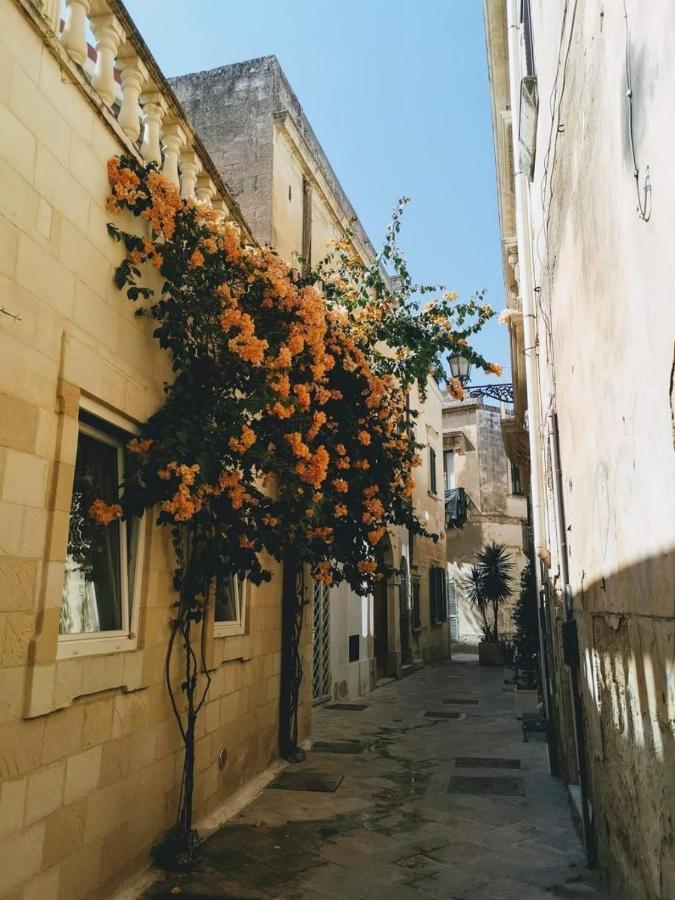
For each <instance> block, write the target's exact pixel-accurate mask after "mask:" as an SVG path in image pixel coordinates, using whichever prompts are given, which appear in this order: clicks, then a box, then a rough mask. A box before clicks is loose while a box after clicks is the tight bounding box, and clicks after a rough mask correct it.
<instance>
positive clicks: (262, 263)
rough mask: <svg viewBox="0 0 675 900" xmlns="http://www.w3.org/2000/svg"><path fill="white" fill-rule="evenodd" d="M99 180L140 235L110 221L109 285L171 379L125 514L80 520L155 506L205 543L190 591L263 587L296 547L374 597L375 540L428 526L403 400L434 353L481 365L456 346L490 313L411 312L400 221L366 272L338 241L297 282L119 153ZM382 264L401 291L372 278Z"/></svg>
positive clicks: (142, 440) (274, 258) (441, 308)
mask: <svg viewBox="0 0 675 900" xmlns="http://www.w3.org/2000/svg"><path fill="white" fill-rule="evenodd" d="M108 175H109V179H110V183H111V188H112V194H111V197H110V199H109V203H108V208H109V209H110V210H111V211H112V212H118V211H120V210H128V211H130V212H131V213H132V214H133V215H134V216H136V217H137V218H138V219H139V220H140V222H141V223H143V225H144V228H143V229H139V232H141V231H142V236H141V234H140V233H139V234H134V233H131V232H126V231H121V230H120V229H118V228H117V227H115V226H114V225H109V226H108V230H109V233H110V234H111V236H113V237H114V238H115V239H117V240H119V241H121V242H122V243H123V244H124V246H125V248H126V251H127V255H126V258H125V259H124V261H123V262H122V263H121V265H120V266H119V267H118V269H117V272H116V275H115V280H116V283H117V285H118V286H119V287H120V288H125V289H126V292H127V295H128V297H129V299H130V300H132V301H138V300H144V301H148V302H146V303H144V304H143V305H142V307H141V309H139V313H140V314H143V315H146V316H150V317H152V318H153V319H154V320H155V325H156V327H155V331H154V334H155V336H156V338H157V340H158V341H159V344H160V346H161V347H162V348H163V349H164V350H166V351H167V352H168V353H169V355H170V357H171V360H172V365H173V371H174V379H173V381H172V382H171V383H170V384H168V385H167V386H166V399H165V402H164V405H163V406H162V408H161V409H159V410H158V411H157V413H155V415H154V416H152V417H151V418H150V419H149V420H148V422H146V423H145V424H144V425H143V427H142V428H141V434H140V435H139V437H138V438H135V439H134V440H133V441H132V442H131V443H130V444H129V451H130V462H129V466H128V467H127V476H126V481H125V486H124V493H123V498H122V501H121V507H119V508H117V507H106V506H105V504H102V501H97V504H101V505H100V506H99V505H97V504H94V506H95V507H96V508H95V509H94V507H92V515H93V516H95V517H96V518H97V521H104V520H105V519H106V518H108V520H109V521H112V520H113V519H114V518H115V517H117V515H118V514H119V515H121V514H122V512H124V514H125V515H129V514H132V513H137V512H140V511H142V510H144V509H146V508H148V507H150V506H153V505H157V507H158V508H159V510H160V512H159V521H160V522H161V523H163V524H167V525H169V526H170V527H171V528H172V530H173V531H174V532H176V530H178V532H179V533H182V532H185V533H188V534H189V535H190V539H191V542H192V545H193V547H197V548H201V549H200V550H199V561H200V567H201V568H200V576H199V578H198V579H197V582H196V583H195V584H194V585H193V590H194V591H195V592H198V591H200V590H201V591H202V592H206V591H207V589H208V584H209V583H210V581H211V580H212V579H213V578H214V577H218V576H221V575H223V574H229V573H238V574H240V575H245V576H248V577H250V578H252V580H254V581H256V580H258V581H259V580H261V579H263V578H266V577H268V573H267V572H266V571H265V570H263V569H262V566H261V563H260V551H262V550H266V551H267V552H268V553H270V554H271V555H272V556H274V557H276V558H277V559H283V558H284V556H285V555H286V554H287V553H288V552H289V551H290V552H292V553H293V554H294V555H295V557H296V558H298V559H299V561H300V562H305V563H309V564H310V566H311V567H312V571H313V573H314V575H315V577H317V578H319V579H320V580H322V581H324V582H325V583H331V582H332V581H335V582H337V581H341V580H344V579H346V580H347V581H349V583H350V584H351V585H352V587H353V588H354V589H355V590H356V591H358V592H359V593H362V592H365V591H368V590H371V589H372V586H373V582H374V581H375V580H376V579H377V578H378V577H381V574H382V573H381V572H379V571H378V549H379V546H380V545H381V542H382V541H383V540H384V539H385V536H386V533H387V529H388V528H389V527H390V526H392V525H398V524H405V525H407V526H408V527H410V528H411V529H412V530H413V531H414V530H417V531H422V528H421V526H420V525H419V523H417V521H416V520H415V517H414V514H413V510H412V498H411V492H412V482H413V479H412V470H413V468H414V466H415V465H417V464H418V463H419V456H418V454H417V450H418V449H420V448H419V446H418V445H417V444H416V442H415V437H414V419H415V411H414V410H411V409H410V408H409V406H410V404H409V392H410V389H411V388H412V386H413V384H415V383H417V384H418V385H419V387H420V390H421V393H422V394H424V389H425V385H426V379H427V378H428V376H429V374H430V373H431V374H433V373H435V372H436V370H437V369H438V366H439V365H440V363H439V360H440V358H441V356H442V354H444V353H447V352H449V351H453V350H455V351H457V350H458V348H459V349H460V350H461V352H463V353H464V354H465V355H467V356H468V357H469V358H470V359H472V361H474V362H475V363H477V364H479V365H482V366H483V368H486V369H487V368H488V365H489V364H488V363H487V362H486V361H485V360H483V359H482V357H480V356H478V355H477V354H475V352H474V351H472V350H471V349H470V348H469V345H468V338H469V336H470V335H471V334H473V333H474V331H475V330H477V328H478V327H479V325H480V324H482V322H483V321H485V319H486V318H487V317H488V315H489V313H488V310H487V307H483V306H481V305H480V304H478V303H477V302H476V301H471V302H470V303H469V304H464V305H460V304H457V303H456V297H455V296H454V295H451V294H448V295H446V296H445V297H444V298H443V299H442V300H440V301H436V302H434V303H432V304H430V305H428V306H427V307H425V309H424V310H422V311H420V310H419V308H418V307H417V306H416V305H415V304H414V303H413V302H412V301H411V299H410V298H411V295H412V294H413V293H414V287H413V286H412V284H411V282H410V279H409V276H407V273H405V274H404V276H401V271H405V270H404V266H403V262H402V257H401V256H400V254H399V252H398V251H397V249H396V244H395V237H396V234H397V232H398V227H399V226H398V215H397V216H395V220H394V225H393V226H392V229H390V232H389V234H388V237H387V243H386V244H385V249H384V250H383V254H382V255H380V256H379V257H378V258H377V259H376V260H375V261H374V262H373V264H372V265H371V266H370V267H366V266H364V264H363V262H362V261H361V260H360V259H358V258H357V256H356V254H355V252H354V249H353V246H352V242H351V240H350V237H349V235H347V236H345V238H344V239H342V240H341V241H340V242H338V244H337V245H336V248H335V250H334V252H332V253H331V254H329V256H328V257H327V259H326V261H324V262H323V263H321V264H320V265H319V266H318V267H317V268H316V269H313V270H310V271H307V272H304V273H302V274H301V273H300V272H299V271H297V270H296V269H294V268H293V267H291V266H289V265H287V264H286V263H285V262H284V261H283V260H282V259H281V258H280V257H279V256H278V254H276V253H275V252H274V250H272V249H269V248H263V247H259V246H257V245H255V244H253V243H251V242H248V241H246V240H245V238H244V236H243V235H242V233H241V231H240V229H239V228H238V226H237V225H235V224H234V223H233V222H229V221H219V220H218V219H217V217H216V215H215V213H214V211H213V210H212V209H211V208H209V207H207V206H206V205H204V204H198V203H195V202H194V201H192V200H182V199H181V198H180V196H179V194H178V191H177V190H176V188H175V187H174V186H173V185H171V184H169V183H168V182H167V181H166V179H164V178H163V177H162V176H161V175H160V174H159V173H158V172H157V171H156V167H154V166H153V165H150V166H148V167H143V166H140V165H139V164H138V163H137V162H136V161H135V160H134V159H132V158H130V157H120V158H119V159H115V160H111V162H110V163H109V166H108ZM145 223H147V224H145ZM148 229H149V235H148V233H147V231H148ZM390 260H391V261H392V262H393V265H394V267H395V268H396V270H397V273H398V274H399V282H400V283H401V285H402V287H401V289H400V291H395V290H394V289H393V288H392V287H391V284H390V282H389V280H388V278H387V276H386V275H385V274H384V265H385V263H386V262H387V261H390ZM144 267H146V268H144ZM153 268H154V269H155V270H157V271H158V273H159V275H160V277H161V281H159V282H157V283H158V284H161V288H160V289H159V292H158V293H154V292H153V289H152V288H151V287H150V286H149V285H150V284H152V283H153V282H152V280H151V275H152V270H153ZM399 270H401V271H399ZM422 292H424V289H422ZM453 315H454V316H455V321H456V323H457V325H458V326H459V327H455V326H454V325H453V324H452V321H451V320H452V316H453ZM472 315H473V316H475V318H476V322H474V324H467V323H468V319H469V318H470V317H471V316H472ZM496 369H497V367H496V366H493V367H492V370H493V371H496ZM450 390H451V392H454V393H453V395H454V394H455V393H458V391H461V386H459V385H458V384H455V383H454V382H450ZM270 482H272V483H273V484H274V485H275V490H274V491H271V490H268V489H267V486H268V484H269V483H270ZM111 510H112V512H111ZM118 510H119V513H118ZM194 553H197V551H196V550H194V551H193V555H194Z"/></svg>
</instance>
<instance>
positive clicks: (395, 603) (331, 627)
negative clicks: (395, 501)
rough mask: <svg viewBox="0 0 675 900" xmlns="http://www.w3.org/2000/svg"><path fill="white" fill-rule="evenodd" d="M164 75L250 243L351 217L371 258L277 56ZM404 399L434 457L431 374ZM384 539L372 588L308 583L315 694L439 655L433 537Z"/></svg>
mask: <svg viewBox="0 0 675 900" xmlns="http://www.w3.org/2000/svg"><path fill="white" fill-rule="evenodd" d="M171 85H172V87H173V89H174V91H175V92H176V95H177V96H178V98H179V100H180V101H181V103H182V105H183V108H184V109H185V111H186V113H187V115H188V117H189V119H190V121H191V122H192V124H193V126H194V127H195V128H196V130H197V132H198V133H199V134H200V135H201V137H202V138H203V140H204V144H205V146H206V147H207V149H208V150H209V153H210V154H211V157H212V159H213V160H214V162H215V164H216V166H217V167H218V169H219V171H220V173H221V175H222V176H223V178H224V179H225V181H226V182H227V184H228V185H229V186H230V188H231V190H232V192H233V195H234V197H235V198H236V200H237V202H238V203H239V204H240V206H241V209H242V212H243V213H244V215H245V217H246V220H247V221H248V222H250V223H251V228H252V230H253V233H254V235H255V237H256V239H257V240H258V241H259V242H260V243H269V244H271V245H272V246H274V247H275V248H276V249H277V250H278V251H279V253H280V254H281V255H282V256H283V257H284V258H286V259H287V260H288V261H289V262H290V261H292V260H293V259H297V257H298V256H301V257H302V258H303V259H305V260H306V261H307V262H310V263H316V262H317V261H318V260H320V259H322V258H323V257H324V256H325V254H326V252H327V251H328V250H329V249H330V248H331V247H332V246H333V244H334V242H335V241H336V240H337V239H339V238H341V237H342V236H343V235H344V233H345V231H346V230H347V229H348V228H349V229H350V230H351V232H352V242H353V245H354V250H355V252H356V253H357V254H358V255H359V257H360V258H361V259H362V260H363V261H364V262H365V263H366V264H370V263H371V262H372V260H373V259H374V257H375V250H374V248H373V246H372V244H371V242H370V240H369V239H368V236H367V234H366V233H365V231H364V229H363V227H362V225H361V223H360V221H359V219H358V216H357V215H356V212H355V210H354V208H353V206H352V205H351V203H350V201H349V199H348V198H347V196H346V194H345V192H344V190H343V189H342V187H341V185H340V182H339V181H338V179H337V176H336V175H335V173H334V171H333V169H332V167H331V165H330V162H329V160H328V158H327V157H326V154H325V152H324V150H323V148H322V147H321V145H320V144H319V141H318V140H317V138H316V135H315V134H314V132H313V130H312V127H311V125H310V123H309V121H308V120H307V117H306V115H305V113H304V112H303V109H302V107H301V105H300V102H299V100H298V98H297V97H296V96H295V94H294V93H293V90H292V88H291V87H290V85H289V83H288V81H287V80H286V77H285V75H284V73H283V71H282V69H281V67H280V65H279V63H278V61H277V59H276V57H274V56H265V57H262V58H260V59H253V60H248V61H246V62H242V63H237V64H234V65H228V66H222V67H219V68H217V69H211V70H209V71H206V72H196V73H192V74H189V75H183V76H180V77H178V78H174V79H172V80H171ZM413 402H415V403H416V406H417V407H419V412H420V416H419V419H418V421H417V434H418V440H420V442H421V443H424V444H426V445H428V446H433V447H434V454H435V459H436V460H437V465H439V466H440V430H441V407H440V393H439V391H438V389H437V387H436V385H435V384H432V383H431V382H430V386H429V393H428V400H427V402H426V403H425V404H419V403H418V402H417V401H415V400H414V401H413ZM439 473H440V469H439ZM439 477H440V475H439ZM439 477H437V478H436V479H435V481H434V484H435V485H440V482H439ZM430 485H431V481H430V475H429V472H428V461H427V459H426V458H425V460H424V467H423V469H422V470H421V471H420V472H418V474H417V476H416V481H415V493H414V502H415V505H416V508H417V509H418V510H419V513H420V515H421V516H422V517H423V518H424V519H425V521H427V523H428V522H433V523H434V525H435V527H436V531H437V533H442V531H443V517H442V497H441V495H442V491H439V489H438V488H435V489H434V491H431V488H430ZM427 527H429V526H428V525H427ZM429 530H434V529H431V528H430V529H429ZM385 544H386V546H383V554H384V556H385V561H386V563H387V564H388V565H389V566H391V567H392V568H394V569H397V570H399V574H397V575H394V576H392V577H391V578H389V579H388V581H387V583H386V584H383V586H382V589H381V591H378V592H377V593H376V594H375V596H374V597H371V598H360V597H357V596H356V595H354V594H353V593H352V592H351V591H350V590H349V588H348V587H347V586H346V585H340V586H338V587H336V588H332V589H330V590H329V589H327V588H324V587H322V586H320V585H314V588H313V592H314V603H313V613H314V616H313V634H314V640H313V647H314V655H313V666H312V671H313V686H312V688H313V697H314V699H315V700H320V699H326V698H331V697H333V698H334V699H345V698H348V697H354V696H358V695H360V694H363V693H366V692H367V691H369V690H371V689H372V688H373V687H374V686H375V683H376V681H377V679H378V678H381V677H383V676H398V675H399V674H400V672H401V667H402V665H412V663H413V662H414V661H418V660H425V661H427V662H428V661H431V660H437V659H440V658H443V657H445V656H447V631H446V629H447V626H446V624H445V616H438V615H436V613H433V615H432V610H431V607H432V605H433V604H436V606H435V607H434V609H436V607H438V609H439V610H440V608H441V606H442V604H443V603H444V600H443V599H442V598H441V596H440V592H441V590H442V587H441V584H440V582H438V579H436V581H434V589H433V596H430V587H429V585H430V576H429V569H430V567H436V569H438V568H440V567H442V566H443V564H444V557H443V551H442V544H440V543H439V544H433V542H431V541H429V540H428V539H421V540H418V541H416V542H415V544H416V545H417V546H416V560H415V561H413V560H412V559H411V557H410V541H409V537H408V533H407V531H406V529H402V528H401V529H391V530H390V534H389V536H388V540H385V541H383V545H385ZM414 552H415V551H414ZM434 571H435V570H434ZM401 572H402V573H403V574H400V573H401ZM411 577H412V580H411ZM437 584H438V586H436V585H437ZM413 604H414V607H415V610H416V611H414V610H413ZM432 618H434V619H438V622H436V621H434V622H433V624H432ZM308 682H309V679H308Z"/></svg>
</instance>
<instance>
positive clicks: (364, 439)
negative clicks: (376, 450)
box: [358, 431, 370, 447]
mask: <svg viewBox="0 0 675 900" xmlns="http://www.w3.org/2000/svg"><path fill="white" fill-rule="evenodd" d="M358 437H359V441H360V442H361V443H362V444H363V445H364V446H366V447H367V446H368V444H370V435H369V434H368V432H367V431H359V435H358Z"/></svg>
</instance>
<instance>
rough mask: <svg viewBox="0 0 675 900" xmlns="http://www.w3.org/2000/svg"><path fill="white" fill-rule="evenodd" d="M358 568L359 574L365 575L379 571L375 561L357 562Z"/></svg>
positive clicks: (363, 560)
mask: <svg viewBox="0 0 675 900" xmlns="http://www.w3.org/2000/svg"><path fill="white" fill-rule="evenodd" d="M356 568H357V569H358V570H359V572H361V573H363V574H364V575H365V574H366V572H375V571H377V563H376V562H375V560H365V559H362V560H361V561H360V562H357V564H356Z"/></svg>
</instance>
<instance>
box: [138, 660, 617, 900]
mask: <svg viewBox="0 0 675 900" xmlns="http://www.w3.org/2000/svg"><path fill="white" fill-rule="evenodd" d="M461 701H464V702H461ZM467 701H469V702H467ZM363 703H364V704H365V705H366V708H365V709H362V710H358V711H354V710H339V709H330V708H326V707H324V708H322V709H318V710H316V711H315V717H314V735H313V737H314V741H315V742H322V743H319V744H318V746H319V747H322V748H323V749H322V751H321V752H318V750H317V749H316V748H317V744H316V743H315V749H314V750H313V752H310V753H309V754H308V757H307V760H306V762H304V763H302V764H300V765H297V766H293V767H289V768H288V769H286V770H285V772H284V773H283V774H282V776H281V777H282V779H283V778H287V777H289V775H290V778H291V779H295V778H297V777H298V776H299V775H302V774H305V775H308V776H310V781H311V782H314V783H315V784H316V783H318V784H320V785H321V784H323V783H324V782H326V784H324V786H328V787H330V786H332V785H330V784H329V783H328V782H330V780H331V779H332V780H333V782H334V781H336V780H339V779H340V778H342V781H341V783H340V785H339V787H338V788H337V790H335V791H334V792H332V793H330V792H328V793H326V792H324V793H322V792H311V791H308V790H289V789H281V788H279V787H269V788H267V789H266V790H264V791H263V792H262V793H261V794H260V795H259V796H258V798H257V799H256V800H255V801H254V802H253V803H251V805H250V806H248V807H247V808H246V809H245V810H244V811H243V812H242V813H240V814H239V815H238V816H237V817H235V818H234V819H232V820H231V821H230V822H229V823H228V824H227V825H225V826H224V827H223V828H222V829H221V830H220V831H219V832H217V833H216V834H214V835H213V836H212V837H211V838H210V839H209V840H208V841H206V842H205V844H204V845H203V847H202V849H201V851H200V857H199V861H198V863H197V864H196V866H195V868H194V870H193V871H192V872H191V873H190V875H189V876H188V875H182V876H173V875H170V876H167V877H166V879H165V880H163V881H161V882H159V883H157V884H156V885H155V886H154V887H153V888H152V889H151V890H150V891H149V892H148V894H147V895H146V896H148V897H154V898H158V897H169V896H170V897H175V896H176V895H177V894H178V895H183V896H190V897H201V898H207V897H208V898H216V897H226V898H284V900H304V898H307V900H309V898H316V900H326V898H372V900H376V898H387V900H399V898H400V900H404V898H425V897H426V898H428V897H434V898H447V900H473V898H487V900H490V898H494V900H497V898H500V900H516V898H518V900H538V898H542V900H543V898H587V897H589V898H590V897H594V898H601V897H602V896H603V895H602V893H601V892H600V891H599V890H598V888H597V882H596V880H595V876H594V875H593V874H592V873H590V872H589V871H588V870H587V869H586V867H585V865H584V853H583V850H582V845H581V842H580V840H579V838H578V836H577V834H576V832H575V829H574V827H573V824H572V816H571V811H570V806H569V803H568V800H567V796H566V793H565V790H564V789H563V787H562V786H561V785H560V784H559V783H558V782H557V781H556V780H555V779H554V778H552V777H551V776H550V774H549V772H548V761H547V754H546V745H545V743H543V742H542V740H541V738H540V737H539V736H537V735H535V736H533V737H532V738H531V739H530V741H529V742H528V743H523V741H522V737H521V733H520V727H519V723H518V722H517V721H516V719H515V717H514V714H513V696H512V694H511V693H509V692H507V691H506V689H505V687H504V678H503V673H502V671H501V670H490V669H485V668H481V667H479V666H478V665H477V663H476V662H475V661H473V660H471V661H468V660H466V661H453V662H448V663H446V664H443V665H440V666H436V667H434V668H430V669H425V670H423V671H420V672H418V673H417V674H415V675H412V676H411V677H409V678H406V679H404V680H402V681H399V682H394V683H390V684H387V685H385V686H383V687H381V688H379V689H378V690H376V691H375V692H374V693H372V694H370V695H368V696H367V697H366V698H364V699H363ZM429 713H431V714H432V715H429ZM448 713H454V714H457V715H458V717H453V718H444V717H442V716H443V715H447V714H448ZM439 714H440V715H439ZM333 742H337V746H331V744H332V743H333ZM345 742H351V743H350V744H349V745H347V746H346V747H345V746H343V745H344V743H345ZM354 742H362V744H363V745H365V746H364V747H363V749H362V750H361V752H354V751H359V750H360V748H361V744H357V743H354ZM336 750H341V751H343V752H335V751H336ZM345 750H349V751H352V752H349V753H347V752H344V751H345ZM326 751H328V752H326Z"/></svg>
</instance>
